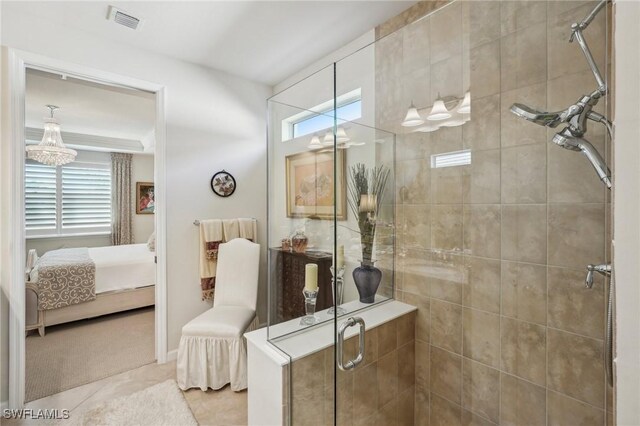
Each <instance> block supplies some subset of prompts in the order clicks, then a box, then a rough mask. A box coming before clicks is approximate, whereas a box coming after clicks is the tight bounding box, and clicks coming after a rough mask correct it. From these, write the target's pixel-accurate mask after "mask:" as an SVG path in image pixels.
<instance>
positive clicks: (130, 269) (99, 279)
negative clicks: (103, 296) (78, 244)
mask: <svg viewBox="0 0 640 426" xmlns="http://www.w3.org/2000/svg"><path fill="white" fill-rule="evenodd" d="M89 256H91V259H93V261H94V262H95V264H96V294H100V293H105V292H107V291H114V290H124V289H132V288H138V287H145V286H149V285H154V284H155V282H156V268H155V266H156V265H155V263H154V257H155V253H154V252H152V251H149V249H148V248H147V245H146V244H129V245H122V246H109V247H93V248H89Z"/></svg>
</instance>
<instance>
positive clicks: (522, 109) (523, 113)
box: [511, 104, 562, 127]
mask: <svg viewBox="0 0 640 426" xmlns="http://www.w3.org/2000/svg"><path fill="white" fill-rule="evenodd" d="M511 112H512V113H514V114H515V115H517V116H518V117H521V118H524V119H525V120H528V121H531V122H532V123H536V124H539V125H541V126H547V127H556V126H557V125H558V124H559V123H560V122H561V120H562V116H561V113H559V112H546V111H538V110H535V109H533V108H529V107H528V106H526V105H523V104H513V105H511Z"/></svg>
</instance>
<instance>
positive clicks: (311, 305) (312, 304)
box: [300, 288, 318, 325]
mask: <svg viewBox="0 0 640 426" xmlns="http://www.w3.org/2000/svg"><path fill="white" fill-rule="evenodd" d="M302 295H303V296H304V312H305V316H303V317H302V319H301V320H300V325H314V324H317V323H318V318H316V316H315V313H316V300H317V299H318V289H316V290H315V291H309V290H307V289H306V288H305V289H303V290H302Z"/></svg>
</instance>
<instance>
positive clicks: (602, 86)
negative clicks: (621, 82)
mask: <svg viewBox="0 0 640 426" xmlns="http://www.w3.org/2000/svg"><path fill="white" fill-rule="evenodd" d="M608 1H609V0H601V1H600V3H598V4H597V5H596V7H595V8H593V10H592V11H591V12H590V13H589V15H587V17H586V18H584V19H583V20H582V21H581V22H576V23H574V24H573V25H571V37H570V38H569V42H570V43H571V42H573V40H577V41H578V44H579V45H580V48H581V49H582V53H584V56H585V58H586V60H587V63H588V64H589V67H590V68H591V72H592V73H593V76H594V77H595V79H596V82H597V83H598V89H597V91H598V92H599V93H600V95H606V94H607V84H606V83H605V81H604V79H603V78H602V74H601V73H600V70H599V69H598V65H597V64H596V61H595V60H594V59H593V55H592V54H591V50H589V46H588V45H587V41H586V40H585V38H584V36H583V35H582V31H583V30H585V29H586V28H587V27H588V26H589V24H590V23H591V22H592V21H593V20H594V18H595V17H596V15H597V14H598V12H600V11H601V10H602V8H604V7H605V6H606V4H607V2H608Z"/></svg>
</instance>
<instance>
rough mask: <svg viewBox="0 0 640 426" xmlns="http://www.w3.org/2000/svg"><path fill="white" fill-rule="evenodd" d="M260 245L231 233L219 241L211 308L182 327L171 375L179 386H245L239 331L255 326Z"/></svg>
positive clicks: (243, 347)
mask: <svg viewBox="0 0 640 426" xmlns="http://www.w3.org/2000/svg"><path fill="white" fill-rule="evenodd" d="M259 264H260V245H259V244H255V243H252V242H250V241H249V240H245V239H244V238H236V239H234V240H231V241H230V242H228V243H224V244H220V247H219V249H218V266H217V271H216V285H215V293H214V297H213V308H211V309H209V310H208V311H206V312H204V313H203V314H201V315H200V316H198V317H196V318H194V319H193V320H191V321H189V323H188V324H186V325H185V326H184V327H182V337H181V339H180V346H179V348H178V361H177V366H176V374H177V379H178V386H180V388H181V389H183V390H185V389H189V388H200V389H201V390H203V391H204V390H207V388H212V389H220V388H222V387H223V386H225V385H226V384H227V383H230V384H231V389H232V390H234V391H236V392H237V391H241V390H243V389H246V388H247V346H246V342H245V339H244V337H243V334H244V333H245V332H246V331H250V330H252V329H255V327H256V325H257V317H256V302H257V298H258V269H259Z"/></svg>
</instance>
